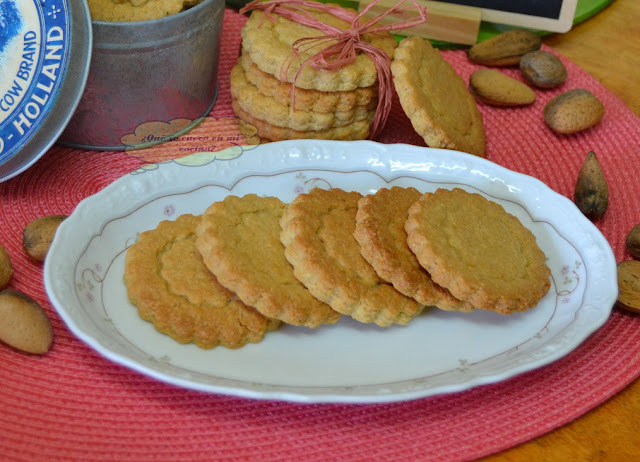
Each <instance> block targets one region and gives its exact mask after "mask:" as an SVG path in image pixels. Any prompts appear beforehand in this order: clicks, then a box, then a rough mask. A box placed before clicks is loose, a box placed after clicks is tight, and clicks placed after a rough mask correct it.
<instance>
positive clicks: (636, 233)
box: [625, 225, 640, 258]
mask: <svg viewBox="0 0 640 462" xmlns="http://www.w3.org/2000/svg"><path fill="white" fill-rule="evenodd" d="M625 243H626V245H627V250H628V251H629V253H630V254H631V255H633V256H634V257H636V258H640V225H635V226H634V227H633V229H632V230H631V231H629V234H627V240H626V242H625Z"/></svg>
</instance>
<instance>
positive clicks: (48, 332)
mask: <svg viewBox="0 0 640 462" xmlns="http://www.w3.org/2000/svg"><path fill="white" fill-rule="evenodd" d="M0 341H2V342H4V343H6V344H7V345H9V346H12V347H13V348H15V349H17V350H20V351H23V352H25V353H31V354H36V355H41V354H44V353H46V352H47V351H49V349H50V348H51V344H52V342H53V329H52V327H51V322H50V321H49V318H48V317H47V314H46V313H45V312H44V310H43V309H42V307H40V305H38V303H37V302H36V301H35V300H33V299H32V298H31V297H29V296H28V295H25V294H23V293H22V292H18V291H17V290H11V289H6V290H3V291H2V292H0Z"/></svg>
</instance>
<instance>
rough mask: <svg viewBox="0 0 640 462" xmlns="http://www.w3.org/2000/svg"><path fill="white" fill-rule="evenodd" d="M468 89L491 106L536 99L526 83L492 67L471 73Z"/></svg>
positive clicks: (521, 103) (528, 102)
mask: <svg viewBox="0 0 640 462" xmlns="http://www.w3.org/2000/svg"><path fill="white" fill-rule="evenodd" d="M469 90H471V93H472V94H473V95H474V96H475V97H476V98H477V99H479V100H480V101H482V102H483V103H485V104H490V105H492V106H523V105H527V104H531V103H533V102H534V101H535V100H536V94H535V92H534V91H533V90H532V89H531V88H529V87H528V86H527V85H526V84H524V83H522V82H520V81H519V80H516V79H514V78H512V77H509V76H508V75H506V74H504V73H502V72H500V71H496V70H493V69H480V70H478V71H475V72H474V73H473V74H471V77H470V78H469Z"/></svg>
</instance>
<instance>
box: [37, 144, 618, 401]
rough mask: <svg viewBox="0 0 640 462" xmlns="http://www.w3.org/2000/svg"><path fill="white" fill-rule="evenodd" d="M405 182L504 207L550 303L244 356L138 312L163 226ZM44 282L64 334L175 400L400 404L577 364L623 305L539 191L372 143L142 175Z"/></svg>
mask: <svg viewBox="0 0 640 462" xmlns="http://www.w3.org/2000/svg"><path fill="white" fill-rule="evenodd" d="M394 185H397V186H413V187H415V188H417V189H419V190H420V191H423V192H427V191H435V190H436V189H438V188H449V189H450V188H454V187H457V188H463V189H465V190H468V191H470V192H475V193H479V194H482V195H484V196H485V197H487V198H488V199H490V200H493V201H496V202H498V203H499V204H501V205H502V206H503V207H504V208H505V209H506V210H507V211H508V212H509V213H511V214H513V215H515V216H517V217H518V218H519V219H520V220H521V221H522V223H523V224H524V225H525V226H526V227H527V228H529V229H530V230H531V231H532V232H533V233H534V235H535V236H536V239H537V241H538V244H539V245H540V247H541V248H542V250H543V251H544V252H545V254H546V255H547V264H548V265H549V267H550V268H551V271H552V275H551V289H550V291H549V293H548V294H547V295H546V296H545V297H544V298H543V299H542V300H541V301H540V303H539V304H538V306H537V307H535V308H534V309H532V310H529V311H528V312H525V313H518V314H513V315H510V316H502V315H499V314H496V313H492V312H485V311H480V310H476V311H475V312H473V313H451V312H445V311H440V310H438V309H436V308H431V309H428V310H426V312H425V313H424V314H422V315H421V316H419V317H418V318H416V319H414V320H412V321H411V323H409V325H407V326H404V327H403V326H391V327H385V328H383V327H378V326H375V325H368V324H361V323H358V322H356V321H354V320H352V319H350V318H348V317H346V316H343V317H342V319H341V320H340V321H339V322H338V323H337V324H335V325H327V326H321V327H319V328H317V329H308V328H305V327H294V326H284V327H282V328H281V329H280V330H278V331H276V332H272V333H270V334H268V335H267V336H266V337H265V339H264V340H263V341H262V342H260V343H257V344H249V345H246V346H244V347H242V348H240V349H237V350H229V349H225V348H222V347H218V348H214V349H211V350H203V349H200V348H197V347H196V346H194V345H183V344H179V343H177V342H175V341H174V340H172V339H171V338H169V337H167V336H165V335H162V334H160V333H158V332H157V331H155V329H154V328H153V326H152V325H151V324H150V323H148V322H145V321H143V320H142V319H141V318H139V317H138V315H137V311H136V309H135V307H134V306H133V305H131V304H130V303H129V301H128V298H127V291H126V287H125V285H124V282H123V279H122V276H123V271H124V259H125V255H126V251H127V248H128V247H129V246H130V245H132V244H133V243H134V242H135V241H136V238H137V236H138V235H139V234H140V233H141V232H143V231H145V230H148V229H152V228H155V227H156V226H157V224H158V223H159V222H160V221H162V220H173V219H175V218H176V217H178V216H179V215H181V214H184V213H192V214H201V213H203V212H204V211H205V210H206V208H207V207H208V206H209V205H210V204H211V203H213V202H214V201H219V200H222V199H224V197H226V196H227V195H230V194H232V195H237V196H242V195H244V194H248V193H256V194H259V195H264V196H267V195H271V196H277V197H279V198H280V199H282V200H283V201H284V202H290V201H291V200H292V199H293V198H295V197H296V195H298V194H300V193H304V192H307V191H309V190H310V189H312V188H317V187H320V188H342V189H345V190H355V191H359V192H360V193H362V194H369V193H373V192H375V191H376V190H378V189H380V188H389V187H391V186H394ZM470 245H473V243H470ZM44 273H45V274H44V275H45V286H46V289H47V293H48V295H49V297H50V299H51V302H52V304H53V305H54V307H55V308H56V310H57V311H58V313H59V314H60V316H61V317H62V319H63V320H64V321H65V322H66V324H67V326H68V327H69V329H70V330H71V331H72V332H73V333H75V335H77V336H78V337H79V338H80V339H81V340H83V341H84V342H86V343H87V344H88V345H90V346H91V347H93V348H94V349H95V350H96V351H97V352H99V353H100V354H102V355H103V356H105V357H106V358H108V359H110V360H112V361H115V362H117V363H119V364H122V365H123V366H126V367H129V368H131V369H133V370H136V371H138V372H140V373H143V374H146V375H148V376H151V377H154V378H156V379H158V380H161V381H164V382H167V383H170V384H173V385H177V386H179V387H185V388H189V389H195V390H200V391H205V392H212V393H221V394H227V395H235V396H241V397H247V398H259V399H280V400H289V401H300V402H360V403H362V402H389V401H402V400H408V399H415V398H420V397H426V396H433V395H437V394H443V393H452V392H459V391H462V390H466V389H470V388H472V387H475V386H479V385H482V384H490V383H497V382H500V381H503V380H506V379H509V378H511V377H513V376H515V375H517V374H520V373H523V372H525V371H530V370H533V369H536V368H539V367H541V366H544V365H546V364H549V363H551V362H553V361H556V360H557V359H559V358H561V357H563V356H565V355H567V354H568V353H570V352H571V351H572V350H573V349H575V348H576V347H577V346H578V345H579V344H580V343H582V342H583V341H584V340H585V339H586V338H587V337H588V336H589V335H590V334H591V333H593V332H594V331H595V330H596V329H598V328H599V327H600V326H602V325H603V324H604V323H605V322H606V320H607V319H608V317H609V315H610V312H611V308H612V306H613V304H614V302H615V299H616V297H617V278H616V262H615V258H614V255H613V252H612V251H611V248H610V246H609V244H608V243H607V241H606V239H605V238H604V237H603V236H602V234H601V233H600V232H599V231H598V229H597V228H596V227H595V226H594V225H593V224H592V223H591V222H590V221H589V220H587V219H586V218H585V217H584V216H583V215H582V214H581V212H580V211H579V210H578V209H577V208H576V207H575V205H574V204H573V203H572V202H571V201H570V200H568V199H567V198H565V197H563V196H561V195H559V194H557V193H555V192H554V191H553V190H551V189H550V188H548V187H547V186H546V185H544V184H543V183H542V182H540V181H539V180H537V179H535V178H532V177H529V176H526V175H522V174H519V173H516V172H513V171H510V170H507V169H505V168H503V167H501V166H499V165H497V164H494V163H492V162H490V161H487V160H485V159H481V158H478V157H475V156H471V155H468V154H464V153H460V152H456V151H450V150H439V149H430V148H423V147H416V146H409V145H399V144H398V145H385V144H379V143H374V142H369V141H362V142H338V141H285V142H278V143H269V144H266V145H262V146H235V147H232V148H229V149H226V150H224V151H220V152H210V153H197V154H194V155H191V156H188V157H185V158H182V159H178V160H174V161H170V162H165V163H160V164H153V165H149V166H146V167H144V168H141V169H138V170H136V171H133V172H131V173H129V174H126V175H124V176H123V177H122V178H120V179H118V180H116V181H115V182H114V183H112V184H111V185H109V186H108V187H106V188H104V189H103V190H102V191H100V192H98V193H97V194H95V195H93V196H91V197H89V198H87V199H85V200H83V201H82V202H81V203H80V204H78V206H77V207H76V209H75V211H74V212H73V213H72V214H71V216H70V217H69V218H68V219H67V220H65V221H64V222H63V223H62V225H61V227H60V228H59V231H58V232H57V234H56V238H55V240H54V242H53V244H52V247H51V249H50V251H49V254H48V256H47V260H46V263H45V269H44Z"/></svg>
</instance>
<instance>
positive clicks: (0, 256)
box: [0, 245, 13, 290]
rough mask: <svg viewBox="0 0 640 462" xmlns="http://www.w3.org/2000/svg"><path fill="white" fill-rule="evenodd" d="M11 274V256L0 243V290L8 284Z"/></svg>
mask: <svg viewBox="0 0 640 462" xmlns="http://www.w3.org/2000/svg"><path fill="white" fill-rule="evenodd" d="M12 276H13V266H11V257H9V253H8V252H7V251H6V250H5V248H4V247H2V245H0V290H2V289H4V288H5V287H7V286H8V285H9V281H11V277H12Z"/></svg>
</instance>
